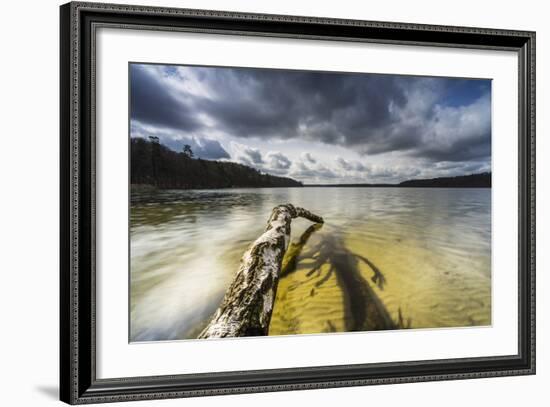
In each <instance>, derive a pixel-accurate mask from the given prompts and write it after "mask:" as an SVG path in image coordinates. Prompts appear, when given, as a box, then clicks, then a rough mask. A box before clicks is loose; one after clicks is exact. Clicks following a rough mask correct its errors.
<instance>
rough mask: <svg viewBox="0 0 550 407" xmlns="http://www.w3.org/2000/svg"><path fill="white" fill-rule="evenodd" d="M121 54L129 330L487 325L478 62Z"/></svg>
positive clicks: (485, 88)
mask: <svg viewBox="0 0 550 407" xmlns="http://www.w3.org/2000/svg"><path fill="white" fill-rule="evenodd" d="M128 69H129V83H128V92H129V118H128V120H129V152H130V185H129V188H130V191H129V192H130V193H129V195H130V202H129V247H130V270H129V287H128V289H129V302H130V304H129V313H130V315H129V341H130V342H150V341H168V340H189V339H212V338H235V337H248V336H266V335H269V336H272V335H303V334H332V333H343V332H364V331H379V330H398V329H437V328H467V327H472V326H475V327H482V326H491V324H492V319H491V315H492V307H491V305H492V296H491V290H492V283H491V282H492V278H491V276H492V268H491V258H492V257H491V253H492V251H491V216H492V211H491V137H492V127H491V96H492V95H491V89H492V82H491V79H488V78H459V77H433V76H412V75H398V74H391V73H378V72H377V73H366V72H331V71H308V70H286V69H272V68H255V67H230V66H227V67H226V66H197V65H183V64H182V65H174V64H162V63H141V62H130V63H129V64H128Z"/></svg>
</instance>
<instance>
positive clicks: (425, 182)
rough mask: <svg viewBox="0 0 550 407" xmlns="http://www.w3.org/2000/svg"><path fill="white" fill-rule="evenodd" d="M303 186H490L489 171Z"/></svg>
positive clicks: (307, 185)
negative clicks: (374, 182)
mask: <svg viewBox="0 0 550 407" xmlns="http://www.w3.org/2000/svg"><path fill="white" fill-rule="evenodd" d="M304 187H340V188H342V187H346V188H399V187H405V188H491V173H490V172H484V173H481V174H472V175H461V176H458V177H442V178H431V179H411V180H407V181H403V182H401V183H400V184H306V185H304Z"/></svg>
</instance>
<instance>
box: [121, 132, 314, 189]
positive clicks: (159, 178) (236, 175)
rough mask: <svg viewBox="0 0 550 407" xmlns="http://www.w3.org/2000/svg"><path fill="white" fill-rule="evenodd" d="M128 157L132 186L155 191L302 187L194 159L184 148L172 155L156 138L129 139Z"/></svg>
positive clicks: (244, 168) (229, 164) (246, 169)
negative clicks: (146, 187) (151, 187)
mask: <svg viewBox="0 0 550 407" xmlns="http://www.w3.org/2000/svg"><path fill="white" fill-rule="evenodd" d="M130 157H131V158H130V173H131V183H132V185H152V186H154V187H157V188H159V189H210V188H267V187H271V188H272V187H301V186H303V185H302V183H301V182H298V181H296V180H293V179H291V178H285V177H277V176H274V175H269V174H264V173H261V172H260V171H258V170H256V169H255V168H251V167H248V166H246V165H243V164H237V163H233V162H227V161H210V160H203V159H201V158H195V157H194V155H193V151H192V150H191V147H190V146H188V145H186V146H184V148H183V150H182V151H181V152H176V151H173V150H171V149H170V148H168V147H166V146H165V145H163V144H161V143H160V142H159V140H158V138H156V137H151V140H145V139H143V138H132V139H131V141H130Z"/></svg>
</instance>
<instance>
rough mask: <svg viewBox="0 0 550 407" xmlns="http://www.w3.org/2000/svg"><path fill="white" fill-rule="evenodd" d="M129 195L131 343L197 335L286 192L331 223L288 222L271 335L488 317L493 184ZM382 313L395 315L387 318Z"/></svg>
mask: <svg viewBox="0 0 550 407" xmlns="http://www.w3.org/2000/svg"><path fill="white" fill-rule="evenodd" d="M133 198H134V199H133V204H132V206H131V222H130V224H131V226H130V237H131V245H130V249H131V270H130V298H131V300H130V314H131V315H130V317H131V323H130V335H131V340H133V341H143V340H171V339H186V338H194V337H195V336H196V335H197V333H198V332H199V331H200V330H201V329H202V327H204V325H205V324H206V323H207V322H208V320H209V318H210V316H211V315H212V313H213V312H214V311H215V310H216V308H217V306H218V305H219V303H220V301H221V300H222V297H223V294H224V292H225V290H226V288H227V286H228V285H229V283H230V282H231V279H232V277H233V275H234V273H235V271H236V270H237V268H238V264H239V259H240V256H241V255H242V253H243V252H244V251H245V250H246V248H247V247H248V246H249V244H250V243H251V242H252V241H254V240H255V238H256V237H258V236H259V235H260V234H261V233H262V232H263V229H264V227H265V223H266V221H267V218H268V217H269V215H270V213H271V209H272V207H273V206H276V205H278V204H281V203H287V202H290V203H293V204H294V205H297V206H303V207H305V208H307V209H309V210H311V211H312V212H314V213H317V214H319V215H321V216H323V217H324V219H325V224H324V225H323V226H322V227H320V228H315V229H309V230H308V228H309V227H310V226H311V223H310V222H308V221H306V220H303V219H297V220H294V221H293V223H292V241H291V245H290V247H289V250H288V253H287V256H286V257H285V260H284V262H283V263H284V264H283V265H284V268H283V275H282V277H281V279H280V282H279V286H278V290H277V296H276V300H275V307H274V312H273V317H272V320H271V325H270V335H282V334H306V333H320V332H342V331H349V330H365V329H367V330H368V329H379V328H384V327H388V326H391V327H397V328H402V327H411V328H437V327H462V326H472V325H489V324H490V323H491V212H490V211H491V190H490V189H420V188H417V189H415V188H284V189H238V190H209V191H160V192H158V193H154V194H152V195H142V196H134V197H133ZM288 263H290V265H289V264H288ZM369 263H370V264H369ZM375 270H376V271H377V272H375ZM372 304H374V305H372ZM369 307H371V308H369ZM373 315H374V317H373ZM383 317H387V319H388V320H389V321H390V323H389V324H387V323H386V324H385V325H384V324H381V323H380V321H381V320H382V319H383ZM369 318H370V319H369ZM386 322H387V321H386Z"/></svg>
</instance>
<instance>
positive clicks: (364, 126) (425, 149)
mask: <svg viewBox="0 0 550 407" xmlns="http://www.w3.org/2000/svg"><path fill="white" fill-rule="evenodd" d="M131 115H132V116H131V117H132V120H133V121H136V122H139V123H143V124H145V125H149V126H153V127H156V128H163V129H169V130H170V131H171V132H175V133H178V134H179V135H180V136H179V138H180V139H181V138H182V137H184V136H185V137H188V138H189V137H190V138H192V139H193V140H195V143H196V144H198V140H199V139H201V138H200V137H199V136H196V135H202V134H204V135H210V134H217V135H225V136H227V137H231V138H233V139H234V138H239V139H241V140H243V143H244V142H246V141H245V140H246V139H249V138H254V139H255V140H258V139H259V140H275V139H279V140H286V139H294V140H303V141H311V142H315V143H323V144H327V145H334V146H339V147H344V148H347V149H350V150H352V151H354V152H356V153H359V154H360V155H363V156H369V155H378V154H385V153H391V154H392V155H394V156H400V157H410V158H412V159H415V160H420V161H422V162H424V163H425V164H426V165H429V163H438V162H457V163H468V162H476V163H482V164H483V165H484V166H485V167H487V166H490V156H491V96H490V81H487V80H463V79H445V78H426V77H413V76H398V75H373V74H344V73H331V72H312V71H284V70H270V69H250V68H207V67H202V68H201V67H182V68H177V67H170V69H168V68H166V67H162V66H160V67H159V66H157V67H155V68H154V69H153V68H152V67H146V66H134V65H132V67H131ZM193 137H194V138H193ZM213 142H214V140H213V139H212V140H211V142H208V143H206V144H208V145H206V144H205V145H203V146H202V148H204V149H205V151H208V153H205V156H206V155H210V156H217V157H219V158H223V157H227V156H228V154H227V152H226V151H225V149H223V147H222V145H221V144H220V143H219V142H217V143H218V144H217V145H215V144H214V143H213ZM197 148H201V147H200V146H197ZM216 149H217V152H215V153H214V151H215V150H216ZM222 150H223V151H222ZM233 158H234V159H238V160H240V161H241V162H243V163H245V164H247V165H253V166H256V167H257V168H260V169H268V168H271V169H273V170H274V171H275V170H276V171H285V170H288V171H291V170H292V171H294V173H295V174H297V173H298V172H301V173H302V174H306V173H307V174H309V175H311V176H315V175H313V173H316V174H319V173H321V172H324V173H325V174H326V175H327V176H329V177H330V176H331V175H332V174H334V173H335V171H336V168H333V169H330V168H329V167H327V166H325V167H324V169H323V168H322V167H321V166H316V164H318V162H317V160H316V159H315V157H314V156H313V155H312V154H311V153H309V152H307V153H302V156H301V161H300V163H295V165H293V166H291V165H290V164H288V162H290V160H288V158H287V157H285V158H287V160H288V162H287V161H285V160H284V159H282V158H277V156H275V155H272V156H271V157H268V155H267V154H265V153H264V154H262V153H261V152H260V151H259V150H258V149H254V148H250V149H249V150H246V149H242V150H241V151H240V152H239V156H238V157H233ZM342 160H343V161H342ZM342 160H337V161H336V165H337V168H338V169H339V170H344V171H348V172H349V171H365V170H367V169H368V168H366V167H363V168H362V167H361V165H362V164H361V163H360V162H359V161H357V162H351V161H349V160H347V161H346V160H344V159H343V158H342ZM464 165H465V166H466V164H464ZM285 166H287V167H286V168H285ZM325 170H326V171H325ZM394 175H395V174H394ZM380 176H385V174H384V173H381V174H380Z"/></svg>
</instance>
